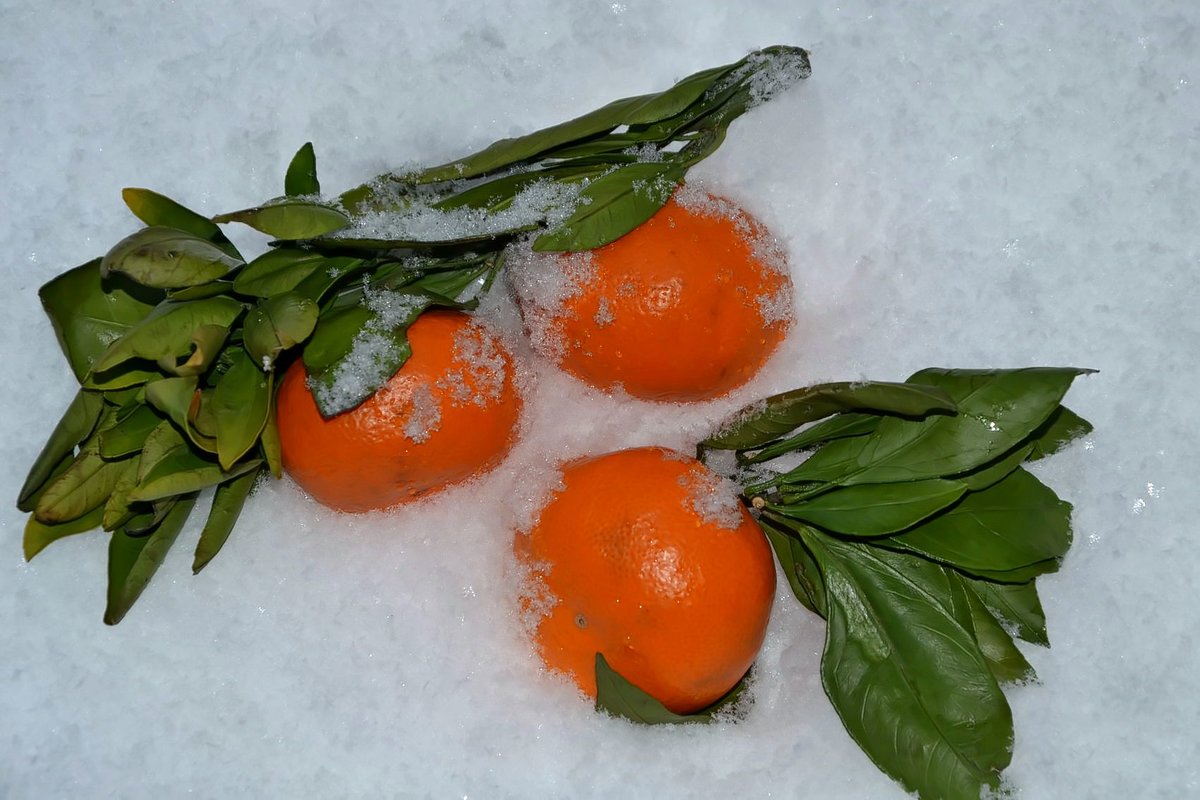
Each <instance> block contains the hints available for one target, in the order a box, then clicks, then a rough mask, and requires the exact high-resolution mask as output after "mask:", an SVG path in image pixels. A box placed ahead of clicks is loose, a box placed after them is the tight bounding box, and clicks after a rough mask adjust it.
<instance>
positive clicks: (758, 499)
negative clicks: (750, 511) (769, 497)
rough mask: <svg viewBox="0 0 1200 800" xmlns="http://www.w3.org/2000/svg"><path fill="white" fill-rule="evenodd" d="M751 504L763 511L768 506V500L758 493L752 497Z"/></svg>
mask: <svg viewBox="0 0 1200 800" xmlns="http://www.w3.org/2000/svg"><path fill="white" fill-rule="evenodd" d="M750 505H752V506H754V508H756V509H757V510H759V511H761V510H763V509H764V508H766V506H767V501H766V500H764V499H763V497H762V495H757V494H756V495H755V496H754V497H751V498H750Z"/></svg>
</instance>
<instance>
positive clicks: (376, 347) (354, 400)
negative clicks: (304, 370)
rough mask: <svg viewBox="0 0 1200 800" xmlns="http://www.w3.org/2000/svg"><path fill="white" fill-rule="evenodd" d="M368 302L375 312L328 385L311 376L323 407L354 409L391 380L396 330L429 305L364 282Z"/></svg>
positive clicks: (311, 387)
mask: <svg viewBox="0 0 1200 800" xmlns="http://www.w3.org/2000/svg"><path fill="white" fill-rule="evenodd" d="M363 292H364V302H365V305H366V307H367V308H369V309H370V310H371V311H373V312H375V316H373V317H372V318H371V319H369V320H368V321H367V322H366V324H365V325H363V328H362V330H360V331H359V332H358V333H357V334H356V335H355V337H354V341H353V342H352V344H351V346H350V352H349V353H348V354H347V355H346V357H345V358H344V359H342V361H341V362H339V363H338V365H337V367H336V368H335V369H334V371H333V376H332V380H331V381H330V382H329V384H328V385H325V384H324V383H321V382H318V381H316V380H313V379H312V378H309V384H308V385H309V389H311V390H312V392H313V394H314V395H316V397H317V400H318V401H319V403H320V404H321V406H322V407H323V408H325V409H327V410H328V411H329V412H330V413H333V414H338V413H341V412H343V411H348V410H350V409H351V408H354V406H355V405H357V404H358V403H359V402H360V401H361V400H362V399H363V398H364V397H366V396H368V395H370V394H371V393H372V392H373V391H375V390H376V389H377V388H378V387H380V386H382V385H383V384H385V383H387V381H388V379H389V378H391V377H392V375H393V373H394V372H395V367H394V362H395V359H396V355H397V344H396V341H395V338H394V337H393V335H392V333H391V332H392V330H393V329H394V328H396V327H397V326H399V325H403V324H405V323H406V322H408V321H409V320H410V319H411V318H412V317H413V315H414V314H416V313H417V312H418V311H419V310H420V309H421V308H423V307H424V305H425V302H426V301H425V300H424V298H420V297H414V296H413V295H406V294H402V293H400V292H393V291H388V290H374V289H372V288H371V286H370V285H369V284H367V283H364V284H363Z"/></svg>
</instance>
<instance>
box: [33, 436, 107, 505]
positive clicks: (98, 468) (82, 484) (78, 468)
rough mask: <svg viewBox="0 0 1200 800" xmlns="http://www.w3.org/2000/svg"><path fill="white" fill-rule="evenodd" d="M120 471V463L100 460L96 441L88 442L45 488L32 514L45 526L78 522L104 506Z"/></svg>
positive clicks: (98, 446)
mask: <svg viewBox="0 0 1200 800" xmlns="http://www.w3.org/2000/svg"><path fill="white" fill-rule="evenodd" d="M124 469H125V464H123V463H122V462H120V461H105V460H104V459H103V458H101V457H100V443H99V440H98V439H92V440H91V441H90V442H89V443H88V444H87V445H85V446H84V448H83V450H81V451H80V452H79V455H78V457H76V459H75V462H74V463H73V464H71V466H70V467H68V468H67V470H66V471H65V472H63V473H62V474H61V475H59V476H58V477H56V478H55V479H54V480H53V481H51V482H50V484H49V485H47V486H46V490H45V491H44V492H42V494H41V495H40V496H39V497H38V501H37V506H36V507H35V508H34V511H33V513H34V515H35V516H36V517H37V519H38V521H39V522H41V523H43V524H46V525H55V524H61V523H63V522H69V521H71V520H73V519H78V518H79V517H82V516H83V515H84V514H86V513H88V512H89V511H91V510H93V509H95V508H98V507H100V506H102V505H104V501H105V500H106V499H108V496H109V495H110V494H112V490H113V487H114V486H115V485H116V483H117V480H118V479H119V478H120V477H121V473H122V471H123V470H124Z"/></svg>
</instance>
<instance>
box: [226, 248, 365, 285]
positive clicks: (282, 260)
mask: <svg viewBox="0 0 1200 800" xmlns="http://www.w3.org/2000/svg"><path fill="white" fill-rule="evenodd" d="M345 260H347V259H329V258H327V257H326V256H324V255H322V254H321V253H314V252H312V251H311V250H300V249H298V248H293V247H279V248H275V249H272V250H268V251H267V252H265V253H263V254H262V255H261V256H259V257H258V258H256V259H254V260H253V261H251V262H250V263H249V264H247V265H246V267H245V269H242V270H241V271H239V272H238V274H237V277H235V278H234V279H233V288H234V290H235V291H236V292H238V293H239V294H247V295H250V296H252V297H273V296H275V295H277V294H283V293H284V292H290V291H291V290H292V289H295V288H296V287H297V286H298V285H299V284H300V282H301V281H303V280H304V279H305V278H307V277H308V276H309V275H311V274H313V273H314V272H316V271H318V270H322V269H329V268H330V265H329V263H327V262H330V261H345Z"/></svg>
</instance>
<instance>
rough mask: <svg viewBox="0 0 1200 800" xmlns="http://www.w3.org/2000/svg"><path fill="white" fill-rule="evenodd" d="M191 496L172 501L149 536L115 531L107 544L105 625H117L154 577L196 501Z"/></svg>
mask: <svg viewBox="0 0 1200 800" xmlns="http://www.w3.org/2000/svg"><path fill="white" fill-rule="evenodd" d="M195 502H196V499H195V498H194V497H188V498H184V499H181V500H180V501H179V502H177V503H175V504H173V506H172V507H171V510H170V512H168V513H167V515H166V517H165V518H164V519H163V520H162V522H161V523H159V525H158V527H156V528H155V529H154V530H153V531H152V532H151V533H150V535H149V536H131V535H130V534H128V533H126V532H125V530H124V529H122V530H118V531H115V532H114V533H113V535H112V540H111V541H110V542H109V545H108V604H107V606H106V607H105V609H104V624H105V625H116V624H117V623H118V622H120V621H121V620H122V619H123V618H124V617H125V614H126V612H128V611H129V609H130V608H131V607H132V606H133V604H134V603H135V602H137V599H138V598H139V597H140V596H141V594H142V590H144V589H145V588H146V584H148V583H149V582H150V579H151V578H152V577H154V573H155V572H156V571H157V570H158V567H159V565H160V564H162V562H163V560H164V559H165V558H166V557H167V551H168V550H170V549H171V545H172V544H174V543H175V539H176V538H177V537H178V536H179V532H180V531H181V530H182V529H183V525H184V523H185V522H187V518H188V515H189V514H190V513H191V512H192V506H193V505H194V504H195Z"/></svg>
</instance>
